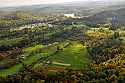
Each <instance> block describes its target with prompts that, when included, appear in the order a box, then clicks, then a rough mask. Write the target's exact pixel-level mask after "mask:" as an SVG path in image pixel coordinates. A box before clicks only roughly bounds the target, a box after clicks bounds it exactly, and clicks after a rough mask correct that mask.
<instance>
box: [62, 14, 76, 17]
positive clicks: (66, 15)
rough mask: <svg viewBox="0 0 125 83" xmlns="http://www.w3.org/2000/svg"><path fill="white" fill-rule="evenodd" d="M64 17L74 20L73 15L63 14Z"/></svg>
mask: <svg viewBox="0 0 125 83" xmlns="http://www.w3.org/2000/svg"><path fill="white" fill-rule="evenodd" d="M64 16H65V17H68V18H75V14H64Z"/></svg>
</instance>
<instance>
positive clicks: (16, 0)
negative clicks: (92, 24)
mask: <svg viewBox="0 0 125 83" xmlns="http://www.w3.org/2000/svg"><path fill="white" fill-rule="evenodd" d="M73 1H104V0H0V7H8V6H21V5H34V4H55V3H64V2H73ZM113 1H114V0H113Z"/></svg>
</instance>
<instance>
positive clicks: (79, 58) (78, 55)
mask: <svg viewBox="0 0 125 83" xmlns="http://www.w3.org/2000/svg"><path fill="white" fill-rule="evenodd" d="M51 61H52V64H51V65H50V67H70V68H74V69H81V68H84V66H85V65H87V64H88V63H90V62H91V59H90V57H89V54H88V52H87V49H86V47H85V46H83V45H82V44H80V43H78V42H73V43H71V44H70V46H68V47H67V48H64V49H63V51H60V52H59V53H58V54H56V55H54V56H53V57H52V58H51ZM55 62H56V63H58V64H55Z"/></svg>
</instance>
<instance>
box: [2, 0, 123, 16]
mask: <svg viewBox="0 0 125 83" xmlns="http://www.w3.org/2000/svg"><path fill="white" fill-rule="evenodd" d="M124 2H125V1H123V0H119V1H118V0H103V1H76V2H69V3H62V4H40V5H31V6H20V7H5V8H0V11H4V12H13V11H30V12H33V13H35V14H50V13H51V14H56V13H58V14H59V13H76V14H77V15H80V16H88V15H94V14H97V13H100V12H102V11H107V10H114V9H118V8H123V7H125V4H124Z"/></svg>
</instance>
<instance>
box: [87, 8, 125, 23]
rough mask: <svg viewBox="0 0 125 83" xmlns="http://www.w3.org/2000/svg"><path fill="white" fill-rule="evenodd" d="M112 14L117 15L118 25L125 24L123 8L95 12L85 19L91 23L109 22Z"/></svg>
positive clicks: (124, 10) (124, 9)
mask: <svg viewBox="0 0 125 83" xmlns="http://www.w3.org/2000/svg"><path fill="white" fill-rule="evenodd" d="M113 16H116V17H117V20H118V23H119V24H120V25H125V19H124V16H125V8H121V9H117V10H112V11H103V12H101V13H98V14H95V15H93V16H90V17H89V18H87V19H85V20H86V21H89V22H91V23H93V24H99V23H104V24H105V23H110V22H111V19H112V17H113Z"/></svg>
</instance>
